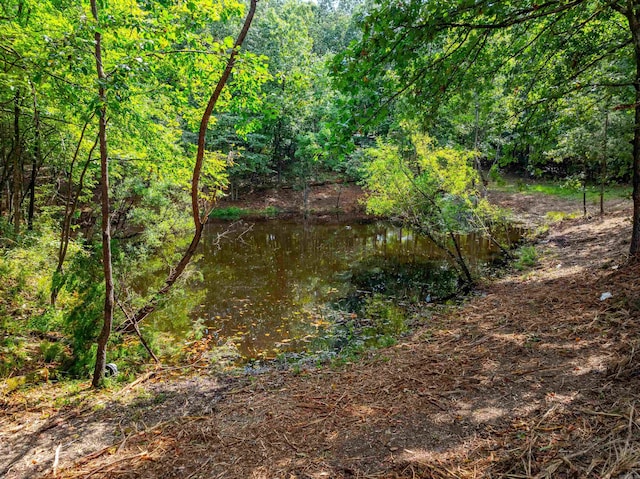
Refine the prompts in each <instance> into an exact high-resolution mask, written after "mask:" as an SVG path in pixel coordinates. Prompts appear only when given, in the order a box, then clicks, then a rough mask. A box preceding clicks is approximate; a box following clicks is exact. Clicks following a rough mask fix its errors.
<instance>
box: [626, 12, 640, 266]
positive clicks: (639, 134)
mask: <svg viewBox="0 0 640 479" xmlns="http://www.w3.org/2000/svg"><path fill="white" fill-rule="evenodd" d="M634 3H635V2H634ZM626 16H627V20H628V21H629V27H630V28H631V36H632V38H633V46H634V51H635V62H636V77H635V82H634V88H635V90H636V96H635V124H634V129H633V181H632V183H633V222H632V233H631V245H630V247H629V254H630V256H631V258H630V259H631V260H640V19H639V18H638V15H637V14H636V12H634V11H633V7H632V6H631V2H629V7H628V10H627V12H626Z"/></svg>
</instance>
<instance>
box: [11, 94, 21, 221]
mask: <svg viewBox="0 0 640 479" xmlns="http://www.w3.org/2000/svg"><path fill="white" fill-rule="evenodd" d="M13 112H14V118H13V138H14V142H15V145H14V148H13V192H12V193H13V208H12V209H13V228H14V231H15V233H16V234H19V233H20V224H21V223H22V217H21V215H20V213H21V208H20V203H21V200H22V165H21V164H20V159H21V157H22V138H21V137H20V90H18V91H16V95H15V98H14V108H13Z"/></svg>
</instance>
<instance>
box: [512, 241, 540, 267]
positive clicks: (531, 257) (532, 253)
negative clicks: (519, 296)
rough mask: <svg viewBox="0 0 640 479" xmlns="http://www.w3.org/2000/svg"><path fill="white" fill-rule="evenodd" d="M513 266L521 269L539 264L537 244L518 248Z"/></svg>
mask: <svg viewBox="0 0 640 479" xmlns="http://www.w3.org/2000/svg"><path fill="white" fill-rule="evenodd" d="M516 256H517V258H516V261H514V263H513V267H514V268H515V269H517V270H519V271H523V270H526V269H530V268H533V267H534V266H536V265H537V264H538V252H537V251H536V248H535V246H532V245H525V246H522V247H520V248H518V251H517V253H516Z"/></svg>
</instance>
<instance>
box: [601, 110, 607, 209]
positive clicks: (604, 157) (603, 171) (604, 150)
mask: <svg viewBox="0 0 640 479" xmlns="http://www.w3.org/2000/svg"><path fill="white" fill-rule="evenodd" d="M608 106H609V105H608V102H607V104H605V114H604V115H605V116H604V138H603V140H602V142H603V145H602V162H601V164H600V216H604V186H605V182H606V181H607V143H608V138H607V135H608V133H609V110H608Z"/></svg>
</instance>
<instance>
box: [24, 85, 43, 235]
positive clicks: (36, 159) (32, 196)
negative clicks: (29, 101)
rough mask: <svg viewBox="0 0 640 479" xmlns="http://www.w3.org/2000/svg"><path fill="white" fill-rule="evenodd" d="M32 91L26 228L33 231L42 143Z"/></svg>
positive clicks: (36, 104) (35, 95)
mask: <svg viewBox="0 0 640 479" xmlns="http://www.w3.org/2000/svg"><path fill="white" fill-rule="evenodd" d="M32 90H33V123H34V127H35V146H34V152H33V162H32V163H31V182H30V183H29V215H28V217H27V218H28V219H27V225H28V226H27V227H28V229H29V230H32V229H33V215H34V211H35V204H36V175H37V173H38V165H39V164H40V163H41V156H42V143H41V137H40V112H39V111H38V96H37V94H36V89H35V87H33V86H32Z"/></svg>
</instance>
